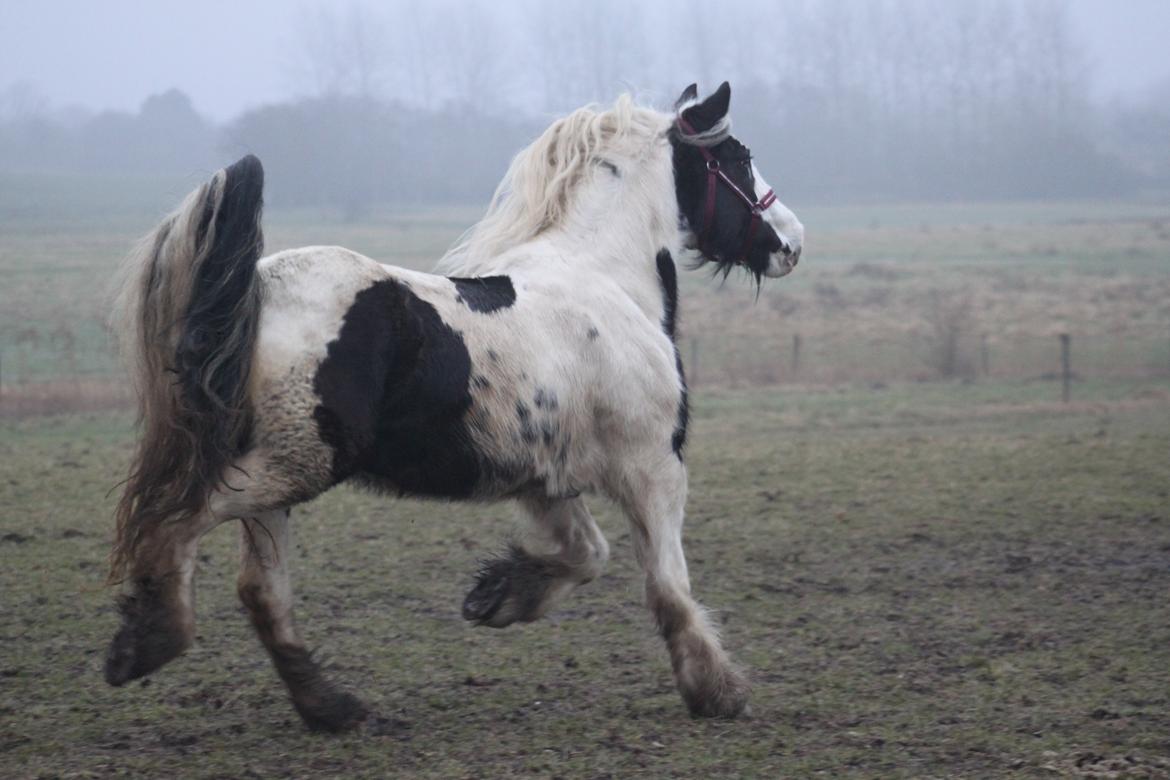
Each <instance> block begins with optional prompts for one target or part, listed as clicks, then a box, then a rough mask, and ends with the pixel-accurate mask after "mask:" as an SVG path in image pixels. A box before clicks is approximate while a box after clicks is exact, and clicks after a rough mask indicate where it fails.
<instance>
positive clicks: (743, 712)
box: [682, 669, 751, 720]
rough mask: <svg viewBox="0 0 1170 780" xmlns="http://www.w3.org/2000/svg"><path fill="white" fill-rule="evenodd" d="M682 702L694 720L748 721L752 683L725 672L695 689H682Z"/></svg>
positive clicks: (744, 678)
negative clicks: (740, 719) (683, 701)
mask: <svg viewBox="0 0 1170 780" xmlns="http://www.w3.org/2000/svg"><path fill="white" fill-rule="evenodd" d="M682 694H683V699H684V700H685V701H686V703H687V708H688V709H689V710H690V711H691V716H692V717H695V718H722V719H726V720H732V719H735V718H750V717H751V707H750V706H748V698H749V697H750V696H751V684H750V683H749V682H748V681H747V678H746V677H744V676H743V675H742V674H741V673H740V672H739V671H738V670H735V669H727V670H724V671H723V672H722V674H720V675H718V676H717V677H716V678H715V679H713V680H709V681H707V683H706V684H705V685H700V686H699V687H697V688H696V689H692V690H683V691H682Z"/></svg>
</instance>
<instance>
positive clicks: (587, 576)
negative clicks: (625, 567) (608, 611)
mask: <svg viewBox="0 0 1170 780" xmlns="http://www.w3.org/2000/svg"><path fill="white" fill-rule="evenodd" d="M520 508H521V511H522V513H523V514H524V515H526V516H527V518H528V520H529V525H530V528H529V532H528V535H527V536H526V537H525V538H524V540H523V541H522V542H520V543H517V544H512V545H511V546H509V548H508V550H507V552H505V553H504V554H503V555H501V556H500V557H497V558H493V559H491V560H487V561H484V563H483V566H482V568H481V569H480V571H479V575H478V577H477V578H476V584H475V586H474V587H473V588H472V589H471V592H469V593H468V594H467V598H466V599H464V601H463V617H464V618H466V619H467V620H471V621H474V622H476V623H479V624H480V625H486V626H492V627H493V628H503V627H504V626H507V625H511V624H512V623H516V622H522V623H527V622H531V621H533V620H536V619H537V618H539V617H541V616H542V615H544V614H546V613H547V612H548V611H549V609H551V608H552V606H553V605H554V604H555V603H556V602H557V601H558V600H559V599H560V598H561V597H563V596H564V595H565V594H567V593H568V592H569V591H571V590H573V589H574V588H576V587H577V586H578V585H581V584H584V583H586V582H589V581H590V580H592V579H594V578H596V577H597V576H598V575H599V574H601V572H602V570H603V569H604V568H605V562H606V560H607V559H608V558H609V544H608V543H606V541H605V537H604V536H602V534H601V529H599V528H598V527H597V523H596V522H595V521H594V520H593V516H592V515H591V514H590V513H589V509H588V507H586V506H585V502H584V500H582V499H581V497H580V496H578V497H576V498H547V497H545V496H531V497H528V498H525V499H523V500H521V502H520Z"/></svg>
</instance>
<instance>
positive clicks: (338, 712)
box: [237, 510, 366, 731]
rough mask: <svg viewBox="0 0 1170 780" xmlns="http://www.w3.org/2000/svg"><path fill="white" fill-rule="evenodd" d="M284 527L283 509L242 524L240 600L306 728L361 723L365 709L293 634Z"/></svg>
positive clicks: (286, 526) (286, 519) (340, 728)
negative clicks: (335, 682)
mask: <svg viewBox="0 0 1170 780" xmlns="http://www.w3.org/2000/svg"><path fill="white" fill-rule="evenodd" d="M289 526H290V523H289V512H288V510H277V511H272V512H265V513H263V514H260V515H257V516H256V517H252V518H247V519H244V520H243V521H242V523H241V535H240V576H239V580H238V583H237V584H238V590H239V594H240V601H242V602H243V603H244V606H245V607H247V609H248V615H249V616H250V617H251V619H252V625H253V626H255V628H256V633H257V634H258V635H259V637H260V641H261V642H262V643H263V644H264V647H265V649H266V650H268V654H269V655H270V656H272V662H273V664H274V665H275V666H276V671H277V673H278V674H280V678H281V679H282V680H284V683H285V685H286V686H288V690H289V694H290V695H291V696H292V702H293V706H294V707H296V710H297V712H298V713H300V716H301V718H302V719H304V721H305V725H307V726H308V727H309V728H310V729H312V730H313V731H343V730H345V729H347V728H351V727H353V726H355V725H357V724H358V723H360V722H361V721H362V720H363V719H364V718H365V715H366V709H365V707H364V706H363V705H362V703H361V702H360V701H358V700H357V699H356V698H355V697H353V696H351V695H350V694H348V693H346V692H344V691H341V690H339V689H338V688H336V687H334V685H333V684H332V683H331V682H329V680H328V679H327V678H326V677H325V675H324V673H323V672H322V671H321V667H320V665H319V664H318V663H317V662H316V661H315V660H313V657H312V655H311V654H310V652H309V650H308V648H306V647H305V644H304V642H303V641H302V640H301V637H300V635H299V634H298V632H297V628H296V624H295V623H294V622H293V595H292V584H291V580H290V578H289V568H288V563H289V562H288V555H289V552H288V551H289V546H290V545H289V536H290V531H291V529H290V528H289Z"/></svg>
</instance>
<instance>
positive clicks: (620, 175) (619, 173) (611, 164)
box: [597, 160, 622, 179]
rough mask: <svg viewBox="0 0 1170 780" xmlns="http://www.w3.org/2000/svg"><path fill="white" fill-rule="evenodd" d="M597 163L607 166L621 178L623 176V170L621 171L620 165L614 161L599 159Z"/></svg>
mask: <svg viewBox="0 0 1170 780" xmlns="http://www.w3.org/2000/svg"><path fill="white" fill-rule="evenodd" d="M597 164H598V165H600V166H601V167H602V168H605V169H606V170H607V171H609V172H610V173H612V174H613V175H614V176H616V177H617V178H619V179H620V178H621V177H622V172H621V171H619V170H618V167H617V166H616V165H614V164H613V163H611V162H610V161H609V160H598V161H597Z"/></svg>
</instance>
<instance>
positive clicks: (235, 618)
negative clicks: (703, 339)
mask: <svg viewBox="0 0 1170 780" xmlns="http://www.w3.org/2000/svg"><path fill="white" fill-rule="evenodd" d="M1075 390H1076V398H1077V400H1078V402H1077V403H1074V404H1071V405H1069V406H1064V405H1061V404H1059V403H1052V399H1053V398H1055V397H1058V391H1057V388H1056V387H1054V386H1053V385H1052V383H1045V382H1030V383H1028V382H1023V383H1014V384H1009V383H997V384H988V383H973V384H959V383H923V384H912V385H894V386H890V387H877V388H873V387H853V388H836V389H832V388H825V387H815V386H806V387H791V388H786V389H785V390H783V391H775V390H768V391H766V390H753V391H742V392H741V391H734V392H733V391H727V390H724V391H710V392H701V393H699V394H698V396H697V397H696V399H695V407H696V413H695V418H696V419H695V423H694V428H693V431H692V437H691V441H692V444H691V449H690V454H689V462H690V464H691V474H692V493H691V499H690V503H689V515H688V523H687V530H686V544H687V549H688V552H689V559H690V563H691V571H692V577H693V582H694V589H695V592H696V593H697V595H698V596H699V598H700V599H701V600H702V601H704V602H705V603H706V604H707V605H708V606H709V607H710V608H711V609H712V610H714V611H715V614H716V616H717V619H718V622H719V623H721V624H722V626H723V632H724V636H725V639H726V644H727V646H728V647H729V649H730V650H731V652H732V653H733V654H734V655H735V656H736V658H738V659H739V660H740V661H741V662H742V663H743V664H744V665H746V667H747V668H748V669H749V670H750V673H751V676H752V678H753V680H754V683H755V693H754V698H753V709H754V714H753V716H752V717H751V718H750V719H748V720H743V721H738V722H704V721H696V720H692V719H691V718H690V717H688V715H687V713H686V711H685V708H684V707H683V705H682V702H681V700H680V699H679V697H678V695H677V693H676V692H675V690H674V686H673V682H672V679H671V674H670V667H669V662H668V659H667V656H666V653H665V651H664V649H663V648H662V647H661V646H660V642H659V640H658V639H657V638H656V636H655V634H654V631H653V629H652V626H651V621H650V619H649V616H648V615H647V614H646V613H645V611H644V609H643V608H642V606H641V603H640V598H641V594H640V577H639V576H638V575H637V572H636V570H635V566H634V563H633V560H632V555H631V549H630V545H629V540H628V535H627V528H626V525H625V522H624V520H623V519H622V518H621V517H619V516H618V515H617V514H616V513H615V512H614V511H613V510H612V509H611V508H609V507H608V506H607V505H606V504H605V502H604V501H602V500H600V499H595V500H594V501H592V502H591V506H592V507H593V509H594V511H595V513H596V514H598V516H599V520H600V523H601V525H602V527H603V529H604V530H605V532H606V534H607V536H608V537H609V539H610V540H611V543H612V544H613V548H614V550H613V558H612V561H611V563H610V567H609V571H608V573H607V574H606V576H604V577H603V578H601V579H600V580H598V581H596V582H594V583H591V584H589V585H587V586H585V587H584V588H583V589H581V590H580V591H578V592H577V593H575V594H573V595H572V596H571V597H570V598H569V599H568V600H567V601H566V602H565V603H564V606H563V608H562V609H560V610H557V611H556V612H555V613H554V614H553V615H551V616H550V617H549V618H548V619H545V620H543V621H541V622H539V623H536V624H533V625H530V626H522V627H513V628H509V629H507V630H504V631H493V630H491V629H483V628H480V629H477V628H473V627H471V626H470V625H468V624H466V623H464V621H462V620H461V619H460V617H459V604H460V602H461V599H462V595H463V593H464V591H465V589H466V588H467V587H468V586H469V584H470V582H471V576H472V574H473V572H474V569H475V565H476V560H477V558H479V557H482V556H484V555H487V554H489V553H491V552H492V551H494V550H496V549H497V548H498V547H499V546H500V545H501V544H502V543H503V541H504V540H505V538H506V537H507V535H508V534H509V533H510V532H511V531H512V530H514V528H515V526H514V522H513V520H512V518H511V514H510V512H509V510H508V509H507V508H506V507H504V506H499V507H462V506H458V507H457V506H449V505H443V504H427V503H418V502H410V501H394V500H389V499H385V498H377V497H372V496H369V495H365V494H362V493H358V492H356V491H353V490H349V489H340V490H337V491H334V492H333V493H330V494H328V495H326V496H325V497H323V498H321V499H319V500H317V501H315V502H313V503H311V504H309V505H307V506H305V507H303V508H301V509H299V510H298V511H297V512H296V513H295V514H294V517H295V520H296V535H297V550H296V553H295V558H294V560H293V567H294V571H295V573H296V581H297V583H296V587H297V609H298V613H299V617H300V620H301V624H302V626H303V629H304V632H305V634H306V635H307V637H308V639H309V641H310V642H311V644H312V645H313V646H315V647H317V648H319V650H320V652H321V654H322V655H323V656H325V657H326V658H327V659H328V661H329V665H330V666H331V668H332V670H333V674H334V675H335V676H336V677H337V678H338V679H339V680H341V681H343V682H344V683H345V684H346V685H348V686H349V687H350V688H351V689H353V690H354V691H356V692H358V693H360V695H361V696H362V697H363V698H364V699H365V700H366V702H367V703H368V704H370V705H371V707H372V708H373V709H374V710H375V711H376V713H377V718H376V719H375V720H373V721H371V722H370V724H369V725H368V726H367V727H366V728H365V729H364V730H362V731H360V732H358V733H355V734H352V735H347V736H343V737H330V736H319V735H311V734H308V733H306V731H305V729H304V728H303V727H302V725H301V724H300V722H299V720H298V719H297V717H296V715H295V714H294V712H293V711H292V708H291V707H290V706H289V704H288V702H287V701H286V698H285V694H284V692H283V690H282V689H281V687H280V685H279V683H278V681H277V679H276V676H275V673H274V672H273V670H272V669H271V667H270V665H269V662H268V660H267V658H266V656H265V655H264V653H263V651H262V650H261V648H260V646H259V644H258V643H257V642H256V640H255V639H254V637H252V636H251V635H250V629H249V628H248V624H247V620H246V618H245V617H244V615H243V613H242V611H241V608H240V607H239V605H238V603H237V601H236V598H235V593H234V562H235V542H236V539H235V535H236V531H235V529H234V528H229V527H223V528H220V529H218V530H217V531H215V532H213V533H212V534H211V535H210V536H209V537H208V539H207V540H206V543H205V544H204V546H203V548H202V550H201V558H200V560H201V564H200V571H199V577H198V582H199V604H198V611H199V620H200V622H199V640H198V643H197V645H196V646H195V648H193V649H192V650H191V651H190V652H188V653H187V655H186V656H185V657H183V658H181V659H179V660H178V661H176V662H174V663H172V664H171V665H169V666H168V667H166V668H164V669H163V670H162V671H161V672H159V673H157V674H155V675H154V676H152V677H150V678H148V679H145V680H143V681H141V682H137V683H134V684H132V685H130V686H128V687H127V688H124V689H112V688H109V687H107V686H106V685H105V684H104V682H102V679H101V665H102V655H103V652H104V649H105V643H106V642H107V641H108V639H109V638H110V636H111V635H112V632H113V630H114V627H115V623H116V619H115V614H114V611H113V608H112V602H113V594H112V593H111V592H110V591H108V590H106V589H104V588H103V587H102V584H101V582H102V576H103V560H104V556H105V553H106V548H107V541H108V538H109V531H110V522H111V521H110V510H111V506H112V501H113V499H112V497H110V496H107V495H106V493H107V491H108V490H109V489H110V488H111V487H112V486H113V485H114V484H115V483H116V482H117V480H118V479H119V477H120V474H121V472H122V469H123V468H124V465H125V462H126V459H127V457H128V453H129V446H130V441H131V439H130V427H129V418H128V417H127V416H126V415H124V414H117V413H115V414H93V415H87V416H56V417H37V418H30V419H25V420H11V419H9V420H3V421H0V561H2V564H0V775H3V776H4V777H42V776H43V777H90V776H105V775H140V776H156V777H157V776H168V775H169V776H177V777H285V776H288V777H304V776H310V775H315V774H327V775H342V776H355V775H370V776H393V775H399V776H420V777H501V776H513V775H528V774H531V775H535V776H541V777H554V776H559V777H724V776H754V777H806V776H816V775H825V776H846V775H849V776H858V777H1000V776H1008V777H1016V776H1019V777H1052V776H1061V775H1065V776H1086V777H1135V778H1136V777H1170V599H1168V594H1170V457H1168V456H1167V453H1170V382H1167V381H1165V380H1142V381H1134V382H1120V381H1115V382H1100V383H1089V382H1086V383H1082V384H1081V385H1078V386H1077V387H1076V388H1075Z"/></svg>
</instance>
